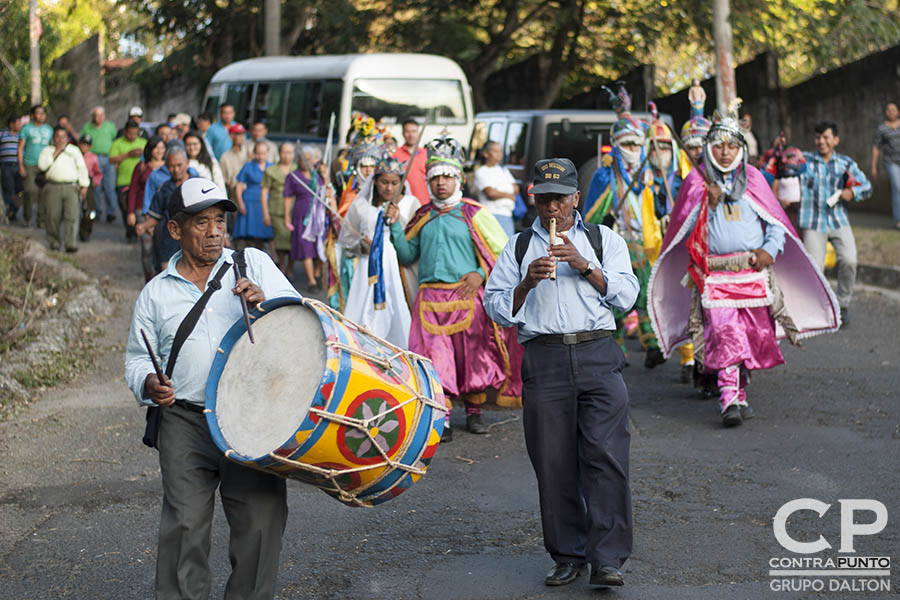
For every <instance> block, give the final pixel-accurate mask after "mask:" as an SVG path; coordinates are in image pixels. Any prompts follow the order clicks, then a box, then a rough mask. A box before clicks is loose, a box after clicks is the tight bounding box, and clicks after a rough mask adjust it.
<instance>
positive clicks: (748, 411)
mask: <svg viewBox="0 0 900 600" xmlns="http://www.w3.org/2000/svg"><path fill="white" fill-rule="evenodd" d="M740 409H741V418H742V419H743V420H745V421H747V420H749V419H752V418H753V417H755V416H756V413H755V412H753V409H752V408H750V405H749V404H741V405H740Z"/></svg>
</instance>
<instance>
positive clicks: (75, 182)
mask: <svg viewBox="0 0 900 600" xmlns="http://www.w3.org/2000/svg"><path fill="white" fill-rule="evenodd" d="M47 183H55V184H56V185H78V182H77V181H51V180H49V179H48V180H47Z"/></svg>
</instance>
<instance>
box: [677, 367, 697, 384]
mask: <svg viewBox="0 0 900 600" xmlns="http://www.w3.org/2000/svg"><path fill="white" fill-rule="evenodd" d="M679 379H680V380H681V383H691V382H692V381H693V380H694V365H681V377H680V378H679Z"/></svg>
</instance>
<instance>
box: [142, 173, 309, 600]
mask: <svg viewBox="0 0 900 600" xmlns="http://www.w3.org/2000/svg"><path fill="white" fill-rule="evenodd" d="M235 209H236V207H235V204H234V202H232V201H231V200H229V199H228V196H227V195H226V194H225V192H224V191H223V190H222V189H220V188H219V187H218V186H217V185H216V184H214V183H213V182H212V181H209V180H208V179H202V178H194V179H190V180H188V181H185V182H184V183H183V184H182V185H181V186H179V187H178V188H177V189H176V190H175V192H174V193H173V195H172V198H171V200H170V204H169V211H168V212H169V215H171V217H170V218H171V220H169V221H168V223H166V226H167V227H168V230H169V233H170V234H171V235H172V237H173V238H174V239H175V240H177V241H178V243H179V244H180V247H181V249H180V250H179V251H178V252H176V253H175V255H174V256H172V258H171V260H170V261H169V264H168V267H167V268H166V270H164V271H163V272H162V273H160V274H159V275H157V276H156V277H154V278H153V279H152V280H151V281H150V282H149V283H148V284H147V285H146V286H145V287H144V289H143V290H142V291H141V294H140V296H139V297H138V300H137V303H136V305H135V308H134V316H133V317H132V322H131V331H130V333H129V336H128V346H127V349H126V353H125V378H126V380H127V382H128V385H129V387H130V388H131V390H132V391H133V392H134V395H135V397H136V398H137V401H138V403H139V404H140V405H142V406H154V405H157V406H159V407H161V411H162V413H161V420H160V425H159V437H158V440H157V443H156V447H157V449H158V450H159V466H160V471H161V474H162V487H163V508H162V516H161V518H160V527H159V549H158V555H157V565H156V597H157V598H160V599H162V598H166V599H168V598H172V599H175V598H208V597H209V592H210V585H211V575H210V569H209V551H210V533H211V529H212V517H213V509H214V506H215V492H216V489H217V488H218V489H219V493H220V495H221V498H222V505H223V507H224V509H225V515H226V516H227V518H228V522H229V524H230V525H231V538H230V541H229V557H230V559H231V564H232V573H231V576H230V578H229V579H228V584H227V586H226V589H225V598H258V599H261V598H272V597H273V596H274V594H275V580H276V576H277V573H278V555H279V553H280V551H281V536H282V534H283V532H284V527H285V523H286V521H287V501H286V492H285V482H284V480H283V479H281V478H279V477H276V476H274V475H270V474H267V473H263V472H261V471H256V470H254V469H250V468H248V467H244V466H242V465H239V464H237V463H235V462H231V461H230V460H228V459H226V458H225V456H224V455H223V454H222V452H221V451H220V450H219V449H218V448H217V447H216V445H215V444H214V442H213V440H212V438H211V437H210V433H209V429H208V426H207V422H206V418H205V416H204V414H203V406H204V398H205V387H206V380H207V375H208V373H209V370H210V365H211V364H212V361H213V358H214V356H215V353H216V348H217V346H218V344H219V341H220V340H221V339H222V337H223V336H224V335H225V333H226V332H227V331H228V330H229V328H230V327H231V325H232V324H233V323H234V322H235V321H236V320H238V319H241V318H242V310H241V303H240V301H239V298H238V297H237V296H243V297H244V298H245V299H246V300H247V302H248V303H250V304H256V303H259V302H262V301H263V300H264V299H266V298H272V297H276V296H293V297H299V295H298V294H297V292H296V291H295V290H294V289H293V288H292V287H291V284H290V283H289V282H288V280H287V279H286V278H285V276H284V275H283V274H282V273H281V271H279V270H278V268H277V267H276V266H275V264H274V263H273V262H272V261H271V259H269V257H268V256H267V255H266V254H265V253H264V252H262V251H260V250H256V249H253V248H247V249H246V250H245V253H246V257H245V258H246V264H247V273H246V277H241V278H240V279H238V280H237V281H236V280H235V279H236V278H235V275H234V271H233V269H231V268H228V266H229V265H231V264H232V263H233V262H234V258H233V255H234V253H233V252H232V251H231V250H228V249H225V248H224V243H225V232H226V229H225V213H226V211H228V212H233V211H234V210H235ZM223 267H224V268H223ZM217 279H220V282H219V281H216V280H217ZM208 284H210V285H211V287H212V289H213V290H218V289H219V286H221V287H222V288H225V289H224V290H220V291H218V292H215V291H214V292H212V295H211V296H209V297H208V304H206V308H205V309H204V310H203V311H202V314H201V315H200V317H199V320H198V321H197V322H196V326H195V327H194V328H193V330H192V332H191V333H190V335H189V336H188V337H187V338H186V340H185V342H184V345H183V346H181V351H180V354H178V358H179V359H180V360H178V361H177V364H176V366H175V367H174V370H173V371H170V372H171V373H172V376H171V380H170V379H169V378H168V377H167V376H166V375H162V381H161V380H160V377H158V376H157V375H156V374H155V370H154V366H153V363H152V360H151V357H150V356H149V355H148V353H147V350H146V347H145V346H144V345H143V343H142V332H143V334H145V335H146V336H147V338H148V342H149V345H150V347H151V348H152V349H153V351H154V353H155V354H156V355H157V356H159V357H160V358H161V360H162V364H163V365H165V364H166V363H165V361H166V360H167V359H168V358H169V357H170V355H171V352H172V347H173V339H174V338H175V337H176V331H177V330H178V328H179V325H180V324H181V322H182V321H183V320H184V319H185V316H186V315H187V314H188V312H189V311H190V310H191V308H192V307H193V306H194V304H195V303H196V302H197V301H198V299H199V298H201V295H202V294H201V293H202V291H203V290H204V289H206V288H207V285H208ZM229 290H230V293H229ZM253 400H254V398H247V401H248V402H253Z"/></svg>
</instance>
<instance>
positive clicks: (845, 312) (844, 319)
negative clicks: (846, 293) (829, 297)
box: [841, 308, 850, 329]
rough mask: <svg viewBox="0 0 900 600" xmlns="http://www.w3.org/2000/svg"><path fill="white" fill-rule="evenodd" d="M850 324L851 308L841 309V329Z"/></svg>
mask: <svg viewBox="0 0 900 600" xmlns="http://www.w3.org/2000/svg"><path fill="white" fill-rule="evenodd" d="M848 325H850V309H848V308H842V309H841V329H843V328H844V327H847V326H848Z"/></svg>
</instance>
